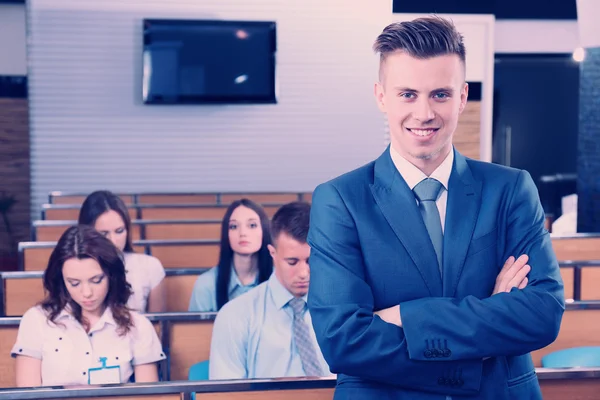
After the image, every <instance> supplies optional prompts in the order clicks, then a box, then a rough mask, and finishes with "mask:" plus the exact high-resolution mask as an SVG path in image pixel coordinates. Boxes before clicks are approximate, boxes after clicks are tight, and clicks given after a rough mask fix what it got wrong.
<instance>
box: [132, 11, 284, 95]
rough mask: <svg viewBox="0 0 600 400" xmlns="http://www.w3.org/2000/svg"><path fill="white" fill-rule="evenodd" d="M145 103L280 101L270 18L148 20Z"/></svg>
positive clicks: (145, 54) (273, 34) (145, 44)
mask: <svg viewBox="0 0 600 400" xmlns="http://www.w3.org/2000/svg"><path fill="white" fill-rule="evenodd" d="M143 26H144V51H143V85H142V91H143V100H144V103H145V104H203V103H211V104H214V103H221V104H227V103H276V102H277V96H276V77H275V62H276V60H275V56H276V51H277V41H276V24H275V22H272V21H220V20H195V21H192V20H163V19H161V20H158V19H145V20H144V22H143Z"/></svg>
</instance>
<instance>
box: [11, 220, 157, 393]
mask: <svg viewBox="0 0 600 400" xmlns="http://www.w3.org/2000/svg"><path fill="white" fill-rule="evenodd" d="M44 289H45V291H46V298H45V300H44V301H43V302H42V303H41V304H40V305H38V306H35V307H33V308H31V309H29V310H28V311H27V312H26V313H25V314H24V315H23V318H22V320H21V324H20V326H19V333H18V336H17V341H16V343H15V345H14V347H13V349H12V352H11V354H12V356H13V357H15V358H16V383H17V386H24V387H30V386H48V385H80V384H99V383H125V382H128V381H129V379H130V378H131V376H132V375H133V374H134V373H135V381H136V382H155V381H157V380H158V368H157V362H158V361H160V360H162V359H164V358H165V355H164V353H163V351H162V348H161V345H160V341H159V339H158V336H157V334H156V331H155V330H154V328H153V327H152V324H151V323H150V321H149V320H148V319H147V318H146V317H144V316H143V315H141V314H139V313H137V312H135V311H131V310H130V309H129V308H128V307H127V302H128V300H129V297H130V295H131V286H130V284H129V283H127V280H126V278H125V266H124V264H123V261H122V259H121V257H120V254H119V252H118V250H117V249H116V248H115V246H114V245H113V244H112V243H111V242H110V241H109V240H108V239H106V238H105V237H104V236H103V235H102V234H101V233H99V232H97V231H96V230H95V229H93V228H91V227H87V226H82V225H79V226H73V227H70V228H69V229H67V231H66V232H65V233H64V234H63V235H62V236H61V238H60V239H59V241H58V243H57V245H56V247H55V248H54V251H53V252H52V254H51V256H50V260H49V262H48V267H47V269H46V272H45V274H44Z"/></svg>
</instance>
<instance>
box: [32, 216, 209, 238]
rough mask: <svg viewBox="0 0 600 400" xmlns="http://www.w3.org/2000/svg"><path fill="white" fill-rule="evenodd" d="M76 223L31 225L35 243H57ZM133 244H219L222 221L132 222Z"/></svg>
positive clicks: (39, 223) (74, 221)
mask: <svg viewBox="0 0 600 400" xmlns="http://www.w3.org/2000/svg"><path fill="white" fill-rule="evenodd" d="M76 224H77V221H76V220H68V221H58V220H57V221H44V220H38V221H34V222H33V223H32V224H31V241H32V242H37V241H40V242H56V241H58V239H59V238H60V237H61V235H62V234H63V233H64V232H65V231H66V230H67V229H68V228H69V227H70V226H73V225H76ZM131 238H132V240H194V239H206V240H219V239H220V238H221V220H220V219H217V220H213V219H210V220H206V219H190V220H185V219H183V220H173V219H159V220H154V219H153V220H140V219H135V220H132V221H131Z"/></svg>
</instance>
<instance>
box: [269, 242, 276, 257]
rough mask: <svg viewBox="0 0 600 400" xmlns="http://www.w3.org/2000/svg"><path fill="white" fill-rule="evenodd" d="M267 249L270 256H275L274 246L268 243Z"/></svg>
mask: <svg viewBox="0 0 600 400" xmlns="http://www.w3.org/2000/svg"><path fill="white" fill-rule="evenodd" d="M267 249H269V254H271V257H273V258H275V254H277V249H275V246H273V245H272V244H268V245H267Z"/></svg>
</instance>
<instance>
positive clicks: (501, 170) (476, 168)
mask: <svg viewBox="0 0 600 400" xmlns="http://www.w3.org/2000/svg"><path fill="white" fill-rule="evenodd" d="M465 160H466V162H467V165H469V168H470V169H471V172H472V173H473V175H474V176H476V177H479V178H480V179H483V180H488V179H493V180H495V181H510V182H514V181H515V180H516V179H517V178H518V176H519V175H520V174H521V173H523V170H521V169H518V168H513V167H507V166H505V165H500V164H494V163H491V162H487V161H480V160H474V159H472V158H467V157H465Z"/></svg>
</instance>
